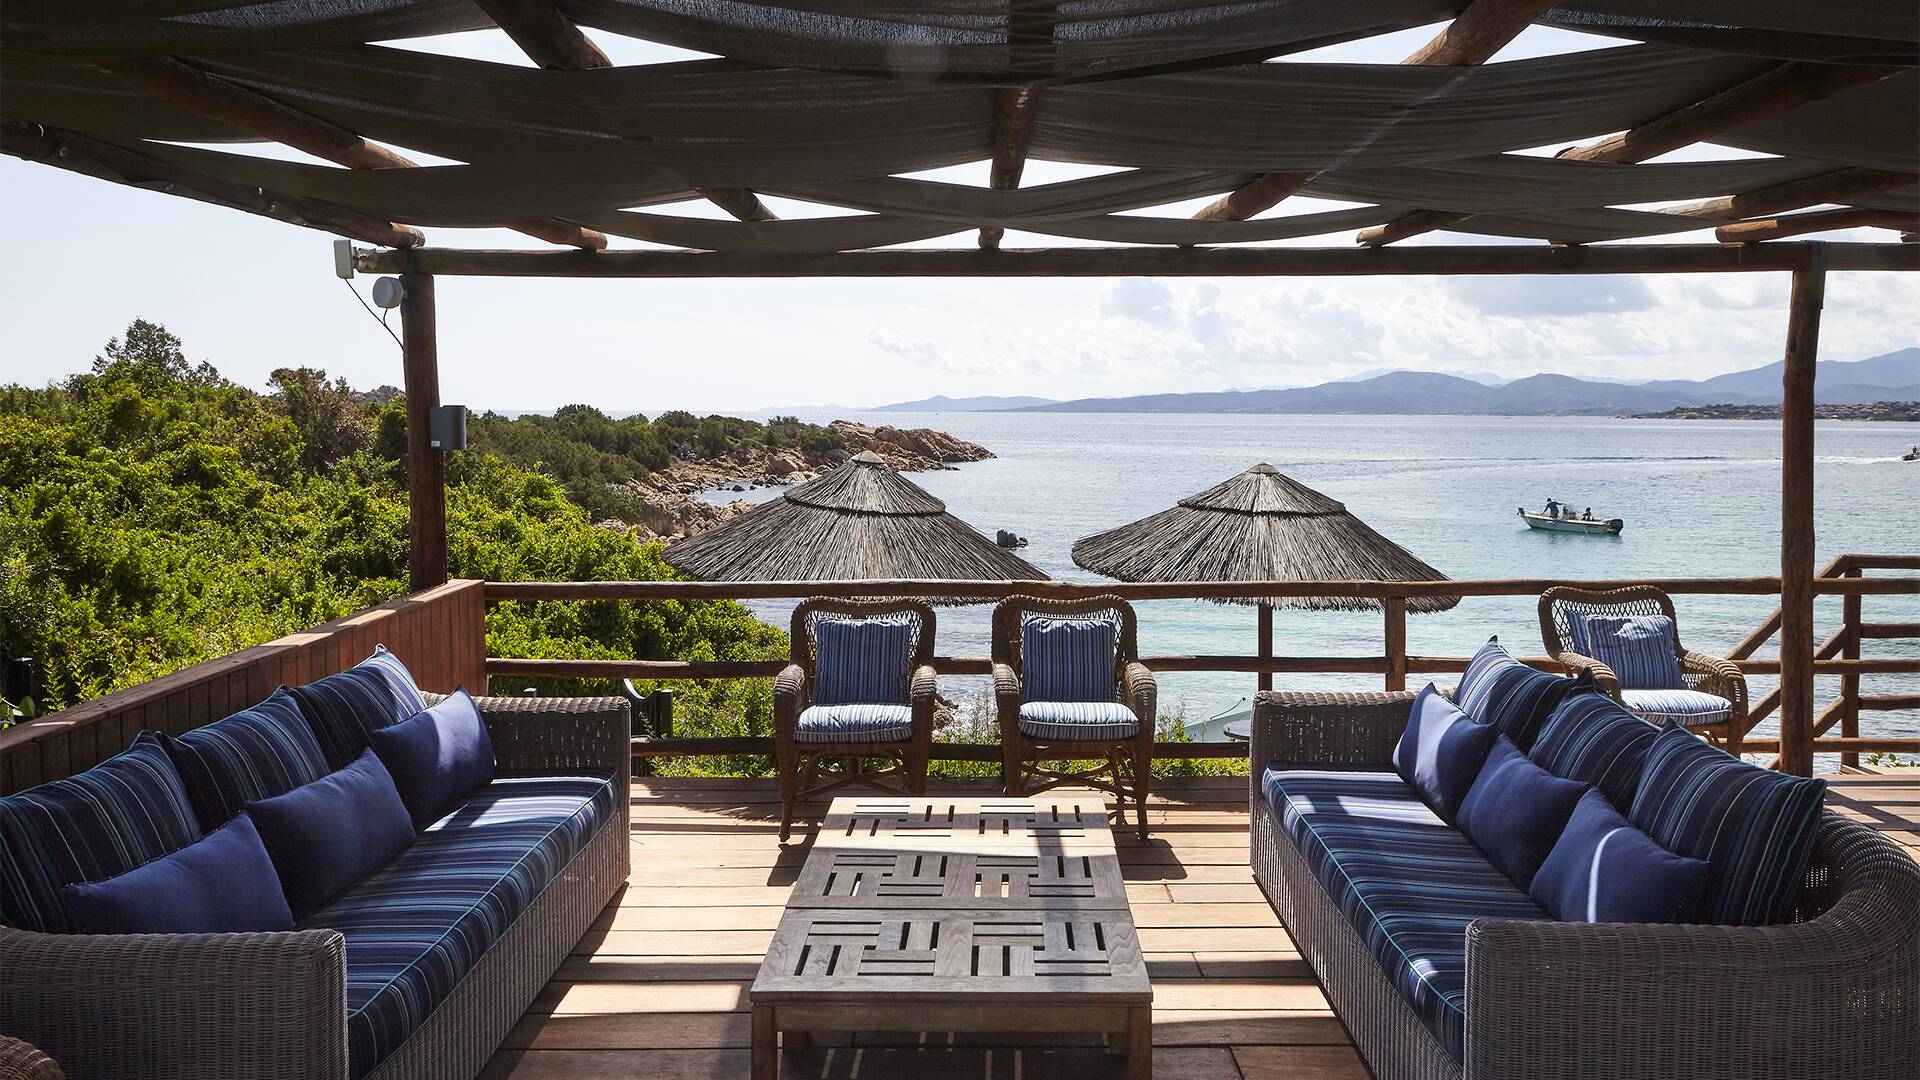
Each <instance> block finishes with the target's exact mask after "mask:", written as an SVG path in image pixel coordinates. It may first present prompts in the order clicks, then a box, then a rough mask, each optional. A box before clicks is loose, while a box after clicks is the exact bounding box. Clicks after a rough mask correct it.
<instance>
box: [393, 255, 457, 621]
mask: <svg viewBox="0 0 1920 1080" xmlns="http://www.w3.org/2000/svg"><path fill="white" fill-rule="evenodd" d="M400 287H401V288H402V289H403V290H404V295H403V296H402V298H401V300H400V335H401V339H402V341H404V343H405V346H406V347H405V351H404V353H403V360H402V369H403V374H404V376H405V378H404V382H405V384H406V385H405V390H406V394H407V536H408V549H407V574H408V577H409V579H410V580H411V582H412V586H413V591H414V592H419V591H420V590H421V589H431V588H433V587H434V586H435V585H439V584H441V583H443V582H445V581H446V580H447V468H446V458H445V457H444V455H443V453H442V451H439V450H436V449H434V448H433V446H432V445H431V444H430V435H429V431H428V427H429V424H430V423H431V420H430V416H431V414H432V411H433V409H434V408H435V407H436V406H438V405H439V404H440V341H439V330H438V327H437V325H436V320H435V317H434V295H433V292H434V290H433V275H432V274H423V273H419V272H417V271H413V270H408V271H405V272H403V273H402V274H401V275H400Z"/></svg>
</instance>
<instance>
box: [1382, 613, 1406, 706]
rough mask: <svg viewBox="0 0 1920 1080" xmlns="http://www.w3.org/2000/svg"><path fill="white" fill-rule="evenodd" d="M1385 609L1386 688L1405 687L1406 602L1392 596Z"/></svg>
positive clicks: (1400, 688)
mask: <svg viewBox="0 0 1920 1080" xmlns="http://www.w3.org/2000/svg"><path fill="white" fill-rule="evenodd" d="M1382 606H1383V607H1384V608H1385V609H1386V654H1387V686H1386V688H1387V689H1388V690H1405V689H1406V688H1407V602H1406V600H1405V599H1403V598H1401V597H1394V598H1393V599H1391V600H1388V601H1387V602H1386V603H1385V604H1384V605H1382Z"/></svg>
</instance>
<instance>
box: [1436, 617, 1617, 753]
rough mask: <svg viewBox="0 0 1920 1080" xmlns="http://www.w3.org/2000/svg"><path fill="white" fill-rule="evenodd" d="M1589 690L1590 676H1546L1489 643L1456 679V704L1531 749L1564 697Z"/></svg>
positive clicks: (1518, 743) (1591, 682)
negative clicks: (1457, 680) (1582, 690)
mask: <svg viewBox="0 0 1920 1080" xmlns="http://www.w3.org/2000/svg"><path fill="white" fill-rule="evenodd" d="M1592 685H1593V676H1591V675H1588V674H1587V673H1585V672H1582V673H1581V674H1580V675H1579V676H1578V677H1576V678H1572V679H1569V678H1566V677H1565V676H1561V675H1550V674H1548V673H1547V672H1544V671H1541V670H1539V669H1537V668H1531V667H1528V666H1527V665H1525V664H1523V663H1521V662H1520V661H1518V660H1515V659H1514V658H1513V657H1511V656H1508V655H1507V651H1506V650H1505V649H1502V648H1501V647H1500V646H1499V645H1497V644H1495V643H1493V642H1488V643H1487V644H1486V645H1484V646H1482V647H1481V649H1480V652H1479V653H1478V654H1477V655H1476V656H1475V657H1474V658H1473V662H1472V664H1470V665H1469V666H1468V668H1467V673H1466V674H1465V675H1463V676H1462V677H1461V679H1460V688H1459V690H1457V691H1456V692H1455V700H1456V702H1457V703H1458V704H1459V706H1460V709H1461V711H1462V712H1464V713H1466V714H1467V715H1468V716H1471V717H1473V718H1474V719H1475V720H1478V721H1479V722H1480V723H1482V724H1491V725H1493V727H1494V729H1495V730H1497V731H1499V732H1500V734H1502V735H1505V736H1506V737H1507V738H1509V739H1512V740H1513V744H1514V745H1515V746H1518V747H1519V748H1520V749H1522V750H1525V749H1527V748H1529V747H1531V746H1532V745H1533V740H1534V738H1535V737H1536V736H1538V735H1539V733H1540V728H1541V726H1542V725H1544V724H1545V723H1546V722H1547V719H1548V718H1549V717H1551V716H1552V715H1553V710H1555V709H1557V708H1559V707H1560V702H1562V701H1564V700H1565V699H1566V697H1567V695H1569V694H1571V693H1574V692H1575V691H1577V690H1579V689H1582V688H1586V687H1591V686H1592Z"/></svg>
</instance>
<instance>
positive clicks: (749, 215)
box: [695, 187, 780, 221]
mask: <svg viewBox="0 0 1920 1080" xmlns="http://www.w3.org/2000/svg"><path fill="white" fill-rule="evenodd" d="M695 191H696V192H697V193H698V194H699V195H700V197H701V198H703V199H705V200H707V201H708V202H710V203H712V204H713V205H715V206H717V207H719V208H720V209H722V210H725V211H726V212H727V213H729V214H732V215H733V216H734V217H736V218H738V219H739V220H741V221H778V220H780V215H778V214H776V213H774V212H773V211H771V210H769V209H767V204H766V203H763V202H761V201H760V196H758V195H755V194H754V193H753V192H752V191H750V190H748V189H747V188H743V187H740V188H696V189H695Z"/></svg>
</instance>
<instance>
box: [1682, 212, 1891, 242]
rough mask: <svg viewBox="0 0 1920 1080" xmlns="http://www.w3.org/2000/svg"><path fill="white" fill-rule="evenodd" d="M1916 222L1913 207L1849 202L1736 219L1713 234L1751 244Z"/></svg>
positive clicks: (1722, 238)
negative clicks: (1833, 207)
mask: <svg viewBox="0 0 1920 1080" xmlns="http://www.w3.org/2000/svg"><path fill="white" fill-rule="evenodd" d="M1916 224H1920V213H1915V212H1914V211H1911V210H1907V211H1900V210H1876V209H1874V208H1872V207H1864V206H1850V207H1843V208H1841V209H1838V210H1815V211H1814V212H1812V213H1810V214H1792V215H1788V216H1786V217H1774V218H1758V219H1755V220H1753V221H1736V222H1734V223H1733V224H1731V225H1722V226H1720V227H1719V228H1717V229H1715V230H1713V238H1714V239H1715V240H1718V241H1720V242H1721V243H1723V244H1749V243H1754V242H1756V241H1760V240H1781V239H1784V238H1786V237H1789V236H1805V235H1806V234H1808V233H1817V232H1829V231H1831V230H1833V229H1859V228H1869V229H1911V228H1914V227H1915V225H1916Z"/></svg>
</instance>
